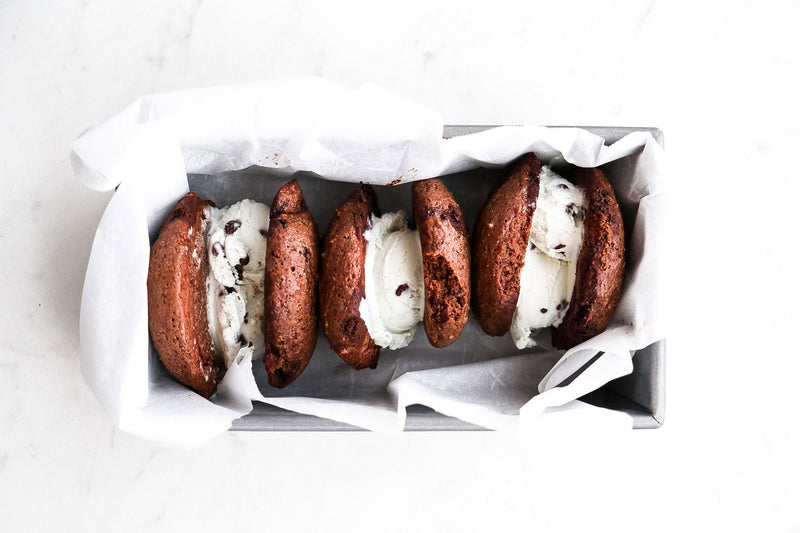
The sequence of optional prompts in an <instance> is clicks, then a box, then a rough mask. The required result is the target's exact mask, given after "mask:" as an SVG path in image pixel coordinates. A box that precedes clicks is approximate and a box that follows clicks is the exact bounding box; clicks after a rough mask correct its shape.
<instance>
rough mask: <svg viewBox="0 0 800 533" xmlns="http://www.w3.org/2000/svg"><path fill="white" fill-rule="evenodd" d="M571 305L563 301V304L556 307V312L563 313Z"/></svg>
mask: <svg viewBox="0 0 800 533" xmlns="http://www.w3.org/2000/svg"><path fill="white" fill-rule="evenodd" d="M568 305H569V302H568V301H566V300H561V302H560V303H559V304H558V305H557V306H556V311H561V310H562V309H566V308H567V306H568Z"/></svg>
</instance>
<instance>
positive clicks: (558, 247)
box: [555, 244, 567, 250]
mask: <svg viewBox="0 0 800 533" xmlns="http://www.w3.org/2000/svg"><path fill="white" fill-rule="evenodd" d="M566 246H567V245H566V244H559V245H558V246H556V247H555V249H556V250H560V249H562V248H564V247H566Z"/></svg>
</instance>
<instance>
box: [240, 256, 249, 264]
mask: <svg viewBox="0 0 800 533" xmlns="http://www.w3.org/2000/svg"><path fill="white" fill-rule="evenodd" d="M249 262H250V256H249V255H246V256H244V257H242V258H241V259H239V264H240V265H242V266H245V265H246V264H248V263H249Z"/></svg>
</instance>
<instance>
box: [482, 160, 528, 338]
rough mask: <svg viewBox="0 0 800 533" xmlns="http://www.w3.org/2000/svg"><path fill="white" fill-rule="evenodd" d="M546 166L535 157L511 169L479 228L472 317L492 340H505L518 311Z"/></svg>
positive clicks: (495, 194) (485, 212)
mask: <svg viewBox="0 0 800 533" xmlns="http://www.w3.org/2000/svg"><path fill="white" fill-rule="evenodd" d="M540 173H541V165H540V164H539V160H538V159H537V157H536V156H535V155H534V154H532V153H530V154H525V155H523V156H522V157H521V158H520V159H519V160H517V162H516V163H515V164H514V165H513V166H512V167H511V170H510V172H509V174H508V177H507V178H506V180H505V181H504V182H503V183H502V184H501V185H500V187H499V188H498V189H497V190H495V191H494V192H493V193H492V195H491V197H490V198H489V201H488V202H486V205H485V206H484V207H483V210H482V211H481V214H480V216H479V217H478V221H477V223H476V224H475V234H474V236H473V243H474V247H473V253H472V259H473V260H472V280H473V285H472V294H473V303H472V305H473V313H474V314H475V318H476V319H477V320H478V323H479V324H480V325H481V327H482V328H483V330H484V331H485V332H486V333H488V334H489V335H493V336H499V335H505V334H506V333H507V332H508V330H509V329H510V328H511V321H512V319H513V318H514V310H515V309H516V308H517V300H518V299H519V287H520V271H521V270H522V265H523V263H524V261H525V251H526V249H527V247H528V237H529V235H530V231H531V222H532V220H533V211H534V209H536V198H537V197H538V196H539V174H540Z"/></svg>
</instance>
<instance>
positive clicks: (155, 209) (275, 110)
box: [72, 78, 665, 446]
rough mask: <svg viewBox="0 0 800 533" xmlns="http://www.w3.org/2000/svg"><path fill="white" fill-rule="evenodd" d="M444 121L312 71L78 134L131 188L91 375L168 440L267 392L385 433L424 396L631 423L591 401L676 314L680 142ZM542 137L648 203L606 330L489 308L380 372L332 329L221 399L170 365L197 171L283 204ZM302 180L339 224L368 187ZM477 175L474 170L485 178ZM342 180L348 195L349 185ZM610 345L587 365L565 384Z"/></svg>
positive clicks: (173, 97)
mask: <svg viewBox="0 0 800 533" xmlns="http://www.w3.org/2000/svg"><path fill="white" fill-rule="evenodd" d="M442 128H443V124H442V119H441V117H440V116H439V115H437V114H436V113H435V112H433V111H431V110H428V109H426V108H424V107H422V106H420V105H417V104H415V103H413V102H410V101H407V100H405V99H402V98H400V97H397V96H395V95H393V94H390V93H388V92H386V91H385V90H383V89H381V88H379V87H377V86H375V85H372V84H367V85H364V86H362V87H361V88H359V89H357V90H352V89H349V88H347V87H343V86H341V85H338V84H336V83H333V82H330V81H327V80H323V79H319V78H295V79H285V80H276V81H269V82H261V83H250V84H242V85H232V86H223V87H215V88H208V89H199V90H191V91H181V92H175V93H168V94H159V95H151V96H146V97H143V98H140V99H139V100H137V101H135V102H134V103H132V104H131V105H130V106H128V107H127V108H126V109H125V110H123V111H122V112H120V113H119V114H117V115H115V116H113V117H112V118H110V119H109V120H108V121H107V122H105V123H103V124H101V125H99V126H97V127H95V128H92V129H90V130H88V131H87V132H85V133H84V134H83V135H82V136H81V137H80V138H79V139H77V140H76V141H75V143H74V144H73V147H72V163H73V168H74V170H75V173H76V175H77V177H78V178H79V179H80V181H81V182H82V183H83V184H85V185H86V186H88V187H92V188H95V189H100V190H109V189H112V188H114V187H117V186H118V189H117V191H116V193H115V194H114V196H113V197H112V199H111V201H110V202H109V205H108V207H107V209H106V212H105V213H104V215H103V218H102V220H101V222H100V224H99V227H98V229H97V233H96V235H95V240H94V244H93V247H92V253H91V257H90V260H89V266H88V269H87V273H86V280H85V284H84V291H83V298H82V304H81V321H80V329H81V331H80V335H81V368H82V372H83V375H84V379H85V380H86V382H87V384H88V385H89V387H90V388H91V389H92V390H93V391H94V393H95V394H96V395H97V397H98V398H99V399H100V401H101V402H102V403H103V405H104V406H105V408H106V409H107V410H108V411H109V413H110V414H111V416H112V417H113V419H114V421H115V422H116V423H117V424H118V425H119V427H120V428H121V429H123V430H125V431H128V432H131V433H133V434H136V435H139V436H142V437H145V438H148V439H151V440H154V441H157V442H161V443H164V444H169V445H182V446H195V445H199V444H201V443H202V442H204V441H206V440H208V439H209V438H211V437H212V436H214V435H216V434H218V433H220V432H222V431H225V430H226V429H227V428H228V427H230V424H231V422H232V420H234V419H235V418H237V417H239V416H242V415H243V414H246V413H247V412H249V411H250V410H251V409H252V401H262V402H267V403H270V404H273V405H276V406H278V407H282V408H285V409H289V410H293V411H297V412H301V413H307V414H313V415H317V416H321V417H326V418H330V419H333V420H337V421H341V422H346V423H349V424H353V425H356V426H360V427H363V428H367V429H371V430H376V431H400V430H402V428H403V425H404V421H405V407H406V406H408V405H412V404H423V405H427V406H429V407H431V408H433V409H435V410H437V411H439V412H441V413H444V414H447V415H451V416H455V417H458V418H460V419H463V420H466V421H468V422H472V423H475V424H478V425H481V426H484V427H487V428H492V429H512V428H523V429H525V430H527V431H531V430H532V428H535V427H536V425H537V424H539V423H541V422H542V421H545V420H546V421H547V427H548V429H549V428H551V427H552V426H553V425H554V424H555V425H558V424H559V422H558V421H559V420H563V421H564V423H574V421H575V420H576V419H580V420H586V421H587V423H590V422H591V423H599V422H600V423H605V422H606V421H608V423H609V424H610V425H615V424H616V425H619V424H620V423H621V424H622V425H627V426H628V427H630V418H629V417H628V416H627V415H624V414H622V413H617V412H612V411H607V410H604V409H600V408H596V407H592V406H589V405H588V404H585V403H582V402H579V401H577V400H576V398H579V397H581V396H583V395H584V394H586V393H588V392H590V391H592V390H595V389H597V388H599V387H600V386H602V385H603V384H605V383H607V382H608V381H610V380H612V379H615V378H617V377H620V376H623V375H625V374H628V373H630V372H631V370H632V362H631V354H632V352H633V351H635V350H637V349H640V348H643V347H645V346H647V345H649V344H651V343H653V342H655V341H657V340H659V339H661V338H663V337H664V336H665V332H664V327H663V320H662V319H661V317H660V316H659V314H658V304H659V301H660V298H659V294H658V291H659V287H660V279H659V271H658V253H659V251H660V250H662V249H663V246H662V234H663V217H664V209H665V205H664V194H663V189H664V172H665V170H664V161H663V151H662V149H661V148H660V146H659V145H658V144H657V143H656V142H655V140H654V139H653V137H652V136H651V135H649V134H647V133H633V134H630V135H628V136H626V137H624V138H623V139H621V140H620V141H618V142H616V143H614V144H613V145H611V146H605V145H604V141H603V139H602V138H600V137H597V136H595V135H592V134H591V133H589V132H587V131H584V130H581V129H576V128H545V127H538V126H515V127H500V128H494V129H491V130H487V131H484V132H480V133H476V134H472V135H466V136H461V137H454V138H450V139H445V138H443V137H442ZM529 151H534V152H536V153H537V155H539V157H540V158H541V159H543V160H544V161H552V162H554V163H556V164H558V163H560V162H561V163H563V162H566V163H569V164H573V165H578V166H585V167H593V166H600V165H605V166H604V170H605V171H606V174H607V175H608V176H609V179H610V180H611V181H612V184H613V185H614V188H615V191H616V193H617V196H618V199H619V201H620V204H621V207H622V208H623V212H627V213H629V214H630V216H629V217H628V219H626V223H628V224H631V223H632V229H629V235H630V238H629V240H628V242H627V246H628V250H629V254H628V274H627V278H626V282H625V286H624V290H623V297H622V301H621V302H620V305H619V307H618V309H617V311H616V313H615V314H614V317H613V318H612V322H611V324H610V326H609V328H608V329H607V330H606V331H605V332H604V333H602V334H601V335H599V336H597V337H595V338H593V339H590V340H589V341H587V342H585V343H583V344H581V345H579V346H577V347H575V348H573V349H571V350H569V351H568V352H566V353H563V352H562V353H558V352H552V351H549V352H548V351H547V350H545V349H542V348H537V349H534V350H532V351H529V352H525V353H521V352H517V351H516V350H515V349H513V344H512V343H511V341H510V339H509V338H507V337H504V338H499V339H497V338H490V337H488V336H486V335H483V334H482V333H481V332H480V330H479V328H478V326H477V325H476V324H474V321H472V319H471V320H470V324H468V327H467V328H466V329H465V333H464V334H463V335H462V338H460V339H459V340H458V341H457V342H456V343H455V344H454V345H453V346H451V347H449V348H447V349H444V350H435V349H433V348H431V347H430V346H429V345H427V340H426V339H425V335H424V331H423V330H422V328H420V329H419V330H418V333H417V337H416V338H415V340H414V341H413V343H412V344H411V345H410V346H409V347H408V348H406V349H404V350H400V351H396V352H390V351H388V350H383V351H382V353H381V360H380V363H379V367H378V369H377V370H375V371H370V370H362V371H358V372H356V371H354V370H352V369H350V368H349V367H348V366H347V365H345V364H344V363H343V362H341V361H340V360H338V358H337V357H336V356H335V355H332V354H333V352H331V351H330V349H329V347H328V346H327V343H326V341H325V340H324V337H322V336H320V339H319V340H318V343H317V351H316V352H315V355H314V357H313V358H312V362H311V364H310V365H309V367H308V369H307V370H306V371H305V372H304V374H303V375H302V376H301V377H300V378H299V379H298V380H297V381H296V382H295V383H294V384H293V385H291V386H290V387H287V389H284V390H281V391H278V390H276V389H270V388H269V387H268V386H267V385H265V382H266V380H265V372H264V370H263V364H261V363H260V361H258V360H257V361H255V362H251V360H250V358H249V357H244V356H243V357H240V358H239V361H238V363H237V365H235V366H234V367H233V368H231V369H229V371H228V372H227V373H226V375H225V378H224V380H223V382H222V384H221V386H220V390H219V393H218V394H217V395H216V396H215V397H214V398H213V399H212V401H207V400H205V399H203V398H202V397H200V396H198V395H196V394H194V393H192V392H191V391H189V390H187V389H186V388H185V387H183V386H181V385H179V384H177V383H176V382H174V381H173V380H172V379H171V378H170V377H169V376H168V375H166V373H165V371H164V369H163V367H162V366H161V365H160V363H159V362H158V360H157V356H156V355H155V354H154V352H153V350H152V347H151V345H150V342H149V336H148V331H147V291H146V284H145V282H146V279H147V268H148V257H149V247H150V242H151V241H152V240H153V239H154V238H155V236H156V234H157V232H158V229H159V227H160V225H161V223H162V222H163V220H164V218H165V217H166V214H167V212H168V211H169V209H170V208H171V207H172V206H173V205H174V204H175V202H176V201H177V200H178V199H179V198H180V197H181V196H182V195H183V194H185V193H186V192H187V191H188V190H189V182H188V181H187V174H191V175H198V176H195V177H193V179H195V178H196V179H195V181H194V182H193V184H198V186H199V187H200V188H203V187H205V188H207V189H208V193H209V194H210V195H212V196H213V195H214V194H217V198H213V197H212V198H211V199H213V200H215V201H217V202H218V203H219V202H220V199H221V198H222V197H226V191H225V189H226V184H230V190H228V191H227V193H230V191H231V190H235V188H236V187H245V188H248V187H249V189H248V190H249V192H250V194H249V196H250V197H253V198H254V199H257V200H259V201H263V202H265V203H268V204H269V203H270V202H271V200H272V198H271V196H269V194H268V193H269V192H270V191H274V190H277V188H278V187H279V186H280V184H282V183H283V182H285V181H286V179H287V178H288V177H289V176H290V175H293V174H295V173H296V172H310V173H314V174H316V175H318V176H324V177H325V178H326V179H327V180H335V181H343V182H367V183H373V184H378V185H382V184H388V183H393V184H395V183H407V182H410V181H413V180H416V179H422V178H427V177H432V176H442V175H446V174H453V173H459V172H464V171H469V170H470V169H476V168H488V169H491V168H495V167H500V166H502V165H505V164H507V163H508V162H510V161H512V160H513V159H515V158H516V157H518V156H519V155H521V154H523V153H525V152H529ZM254 165H256V166H257V167H259V169H257V170H253V169H252V168H250V167H253V166H254ZM243 169H248V170H243ZM233 171H242V172H239V173H237V172H233ZM302 176H303V178H302V179H301V185H302V186H303V189H304V194H305V195H306V199H307V201H308V203H309V204H310V207H311V208H312V213H314V212H315V210H316V211H317V212H316V213H315V216H316V217H317V222H318V223H319V224H320V226H321V229H323V230H324V227H325V226H326V225H327V222H328V220H327V219H325V220H323V217H325V216H326V215H327V214H329V213H332V212H333V210H334V209H335V208H336V207H337V206H338V204H339V203H340V202H341V201H342V200H343V199H344V197H345V196H346V195H343V194H344V192H346V191H349V190H352V185H350V186H347V187H345V186H344V185H341V184H339V185H336V186H337V187H339V189H335V188H334V189H333V190H332V192H331V191H328V190H327V189H325V185H326V183H327V185H331V183H330V182H325V181H324V180H320V179H318V178H316V177H311V176H310V175H309V174H305V173H304V174H302ZM459 176H461V174H459V175H457V176H453V177H452V178H450V179H451V181H450V182H449V186H450V187H451V189H452V188H454V187H455V188H456V189H457V188H458V185H459V183H462V182H460V181H458V180H461V179H462V178H460V177H459ZM463 176H465V177H464V178H463V180H465V181H463V183H464V184H467V183H468V181H467V180H469V179H473V180H474V179H476V178H475V176H472V177H471V178H468V177H466V176H470V173H469V172H467V173H466V174H464V175H463ZM225 180H228V181H225ZM242 180H250V181H245V182H243V181H242ZM243 183H244V185H243ZM315 183H316V184H318V185H319V187H318V188H319V191H316V190H315V189H316V188H317V187H315ZM470 187H472V186H471V185H470ZM472 188H473V189H475V187H472ZM488 190H489V189H487V191H488ZM215 191H216V193H215ZM337 191H343V192H342V194H339V196H338V197H337V196H336V194H337ZM395 191H398V192H395ZM400 191H402V187H397V188H394V187H393V188H383V189H379V198H380V199H381V201H382V202H384V201H385V202H386V203H387V204H389V205H388V207H387V206H386V205H382V207H383V210H384V211H386V210H389V209H393V208H395V206H393V205H392V203H393V202H398V201H399V200H396V198H397V197H398V195H399V194H400ZM464 194H467V193H466V192H465V193H464ZM242 197H246V196H242ZM485 197H486V195H484V196H482V197H481V199H482V200H483V199H485ZM457 198H458V196H457ZM239 199H240V198H239ZM315 206H316V207H315ZM463 207H464V205H462V208H463ZM406 210H407V211H409V212H410V201H408V207H406ZM465 214H466V209H465ZM468 218H469V217H468ZM470 229H471V228H470ZM600 352H603V355H602V356H600V357H599V358H598V359H597V360H595V361H594V362H593V363H592V364H591V366H589V367H588V368H587V369H586V370H584V371H583V372H582V373H581V374H580V375H579V376H578V377H577V378H575V379H573V380H572V381H570V382H569V384H568V385H566V386H559V384H560V383H562V382H563V381H564V380H565V379H566V378H568V377H570V376H572V375H573V374H574V373H575V371H576V370H578V369H580V368H581V367H582V366H584V365H585V364H586V363H587V362H589V361H590V360H591V359H592V358H594V357H595V356H596V355H597V354H598V353H600ZM242 355H245V354H242ZM568 414H571V415H572V416H568ZM612 420H613V421H614V422H613V423H612V422H611V421H612ZM533 430H534V431H535V429H533Z"/></svg>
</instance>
